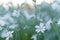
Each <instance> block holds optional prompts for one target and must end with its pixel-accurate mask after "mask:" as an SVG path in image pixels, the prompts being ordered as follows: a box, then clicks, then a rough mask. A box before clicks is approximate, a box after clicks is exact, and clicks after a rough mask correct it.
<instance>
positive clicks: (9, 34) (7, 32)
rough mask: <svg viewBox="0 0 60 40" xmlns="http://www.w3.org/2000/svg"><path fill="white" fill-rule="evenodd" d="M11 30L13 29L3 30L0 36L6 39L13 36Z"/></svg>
mask: <svg viewBox="0 0 60 40" xmlns="http://www.w3.org/2000/svg"><path fill="white" fill-rule="evenodd" d="M13 32H14V31H8V30H4V31H3V32H2V34H1V37H2V38H6V40H9V38H12V37H13V35H12V33H13Z"/></svg>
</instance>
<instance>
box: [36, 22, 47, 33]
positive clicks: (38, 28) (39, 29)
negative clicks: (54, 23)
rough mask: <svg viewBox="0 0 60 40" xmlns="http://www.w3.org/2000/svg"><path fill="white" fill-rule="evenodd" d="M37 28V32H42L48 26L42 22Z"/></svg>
mask: <svg viewBox="0 0 60 40" xmlns="http://www.w3.org/2000/svg"><path fill="white" fill-rule="evenodd" d="M35 28H36V30H35V31H36V32H37V33H39V32H42V33H44V31H45V30H46V28H45V26H44V24H43V23H40V25H39V26H38V25H36V26H35Z"/></svg>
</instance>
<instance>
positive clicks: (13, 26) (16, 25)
mask: <svg viewBox="0 0 60 40" xmlns="http://www.w3.org/2000/svg"><path fill="white" fill-rule="evenodd" d="M16 27H18V24H13V25H11V26H9V29H15V28H16Z"/></svg>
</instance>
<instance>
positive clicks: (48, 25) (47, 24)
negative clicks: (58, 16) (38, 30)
mask: <svg viewBox="0 0 60 40" xmlns="http://www.w3.org/2000/svg"><path fill="white" fill-rule="evenodd" d="M50 23H52V21H51V19H50V20H48V21H47V23H46V24H45V27H46V29H48V30H50V29H51V25H50Z"/></svg>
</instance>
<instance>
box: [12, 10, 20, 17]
mask: <svg viewBox="0 0 60 40" xmlns="http://www.w3.org/2000/svg"><path fill="white" fill-rule="evenodd" d="M12 16H15V17H19V16H20V12H19V11H16V10H14V11H13V13H12Z"/></svg>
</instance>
